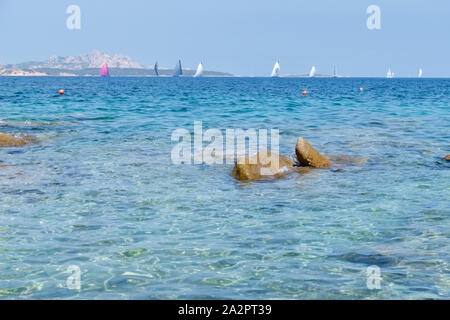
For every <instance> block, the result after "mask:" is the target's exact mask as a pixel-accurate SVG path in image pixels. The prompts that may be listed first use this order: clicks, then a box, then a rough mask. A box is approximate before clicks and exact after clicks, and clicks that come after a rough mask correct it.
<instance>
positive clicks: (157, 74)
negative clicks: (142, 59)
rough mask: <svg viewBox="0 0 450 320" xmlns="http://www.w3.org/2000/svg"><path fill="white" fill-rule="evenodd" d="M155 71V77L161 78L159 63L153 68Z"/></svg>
mask: <svg viewBox="0 0 450 320" xmlns="http://www.w3.org/2000/svg"><path fill="white" fill-rule="evenodd" d="M153 69H154V70H155V75H156V76H157V77H159V71H158V61H156V63H155V66H154V67H153Z"/></svg>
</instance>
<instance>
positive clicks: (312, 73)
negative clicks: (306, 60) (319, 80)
mask: <svg viewBox="0 0 450 320" xmlns="http://www.w3.org/2000/svg"><path fill="white" fill-rule="evenodd" d="M315 75H316V67H315V66H313V67H312V68H311V71H310V72H309V77H310V78H312V77H314V76H315Z"/></svg>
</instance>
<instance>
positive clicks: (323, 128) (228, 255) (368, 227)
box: [0, 77, 450, 299]
mask: <svg viewBox="0 0 450 320" xmlns="http://www.w3.org/2000/svg"><path fill="white" fill-rule="evenodd" d="M61 89H63V90H64V91H65V93H64V94H63V95H60V94H59V93H58V92H59V90H61ZM361 89H362V90H361ZM305 90H306V91H307V92H308V94H306V95H303V94H302V92H303V91H305ZM195 123H201V126H202V130H203V133H205V132H206V131H207V130H209V129H214V130H215V132H218V131H219V132H223V133H225V131H226V130H227V129H235V130H236V129H242V130H249V129H255V130H256V131H257V132H260V130H268V132H269V134H270V133H271V132H275V131H274V130H277V132H279V153H281V154H282V155H285V156H287V157H290V158H292V159H294V158H295V145H296V141H297V139H298V138H299V137H303V138H305V139H307V140H308V141H309V142H310V144H311V145H312V146H313V147H314V148H315V149H317V150H318V151H319V152H320V153H322V154H323V155H325V156H327V157H329V158H330V159H333V158H336V157H342V156H343V157H344V158H345V159H349V161H348V162H347V163H346V162H343V163H339V164H333V165H332V166H331V167H329V168H324V169H311V170H307V171H305V172H304V173H297V172H294V173H291V174H289V175H287V176H286V177H284V178H282V179H274V180H262V181H251V182H249V181H238V180H236V179H234V178H233V177H232V176H231V171H232V169H233V166H234V165H233V163H230V162H229V161H228V162H227V161H223V162H220V161H217V163H212V164H211V163H194V161H192V162H190V161H186V162H184V163H181V164H180V163H176V162H175V161H174V159H173V150H174V148H175V147H176V146H177V145H178V144H179V143H180V140H178V138H175V139H174V133H175V132H180V131H177V130H181V132H185V133H186V132H188V134H187V135H186V134H185V137H186V139H188V138H192V142H193V141H194V138H195V136H198V134H194V125H195ZM0 132H4V133H8V134H27V135H31V136H33V137H35V138H36V139H37V142H35V143H30V144H28V145H26V146H23V147H4V148H0V299H449V298H450V265H449V263H450V255H449V252H450V246H449V244H450V240H449V239H450V208H449V207H450V206H449V204H450V201H449V200H450V162H448V161H444V160H443V157H444V156H445V155H447V154H450V79H431V78H430V79H426V78H422V79H406V78H405V79H402V78H394V79H382V78H183V77H181V78H143V77H142V78H138V77H136V78H133V77H109V78H100V77H1V78H0ZM224 135H225V134H224ZM175 137H176V135H175ZM200 138H202V137H201V136H200ZM180 139H182V138H180ZM187 141H189V140H187ZM269 146H270V145H269ZM194 155H195V152H193V157H194Z"/></svg>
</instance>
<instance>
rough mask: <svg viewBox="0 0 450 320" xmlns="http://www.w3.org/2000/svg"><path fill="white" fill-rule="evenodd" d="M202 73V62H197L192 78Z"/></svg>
mask: <svg viewBox="0 0 450 320" xmlns="http://www.w3.org/2000/svg"><path fill="white" fill-rule="evenodd" d="M202 75H203V63H201V62H200V63H199V64H198V66H197V70H196V71H195V74H194V78H197V77H201V76H202Z"/></svg>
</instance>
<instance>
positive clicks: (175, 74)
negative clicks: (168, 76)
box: [172, 60, 183, 77]
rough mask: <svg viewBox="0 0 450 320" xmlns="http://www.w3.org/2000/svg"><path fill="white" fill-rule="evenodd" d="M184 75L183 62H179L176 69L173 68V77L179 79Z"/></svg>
mask: <svg viewBox="0 0 450 320" xmlns="http://www.w3.org/2000/svg"><path fill="white" fill-rule="evenodd" d="M182 74H183V69H182V68H181V60H178V63H177V64H176V66H175V68H173V75H172V76H173V77H179V76H181V75H182Z"/></svg>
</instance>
